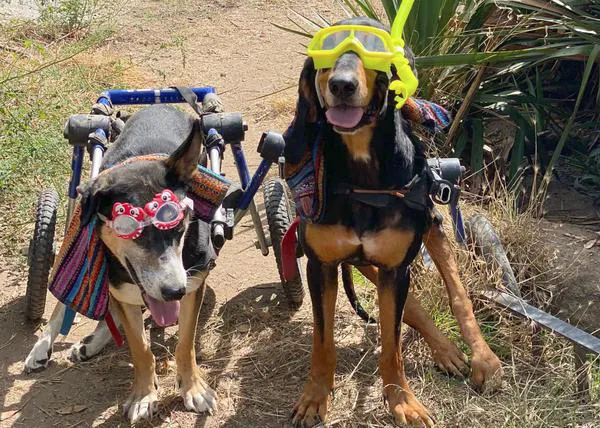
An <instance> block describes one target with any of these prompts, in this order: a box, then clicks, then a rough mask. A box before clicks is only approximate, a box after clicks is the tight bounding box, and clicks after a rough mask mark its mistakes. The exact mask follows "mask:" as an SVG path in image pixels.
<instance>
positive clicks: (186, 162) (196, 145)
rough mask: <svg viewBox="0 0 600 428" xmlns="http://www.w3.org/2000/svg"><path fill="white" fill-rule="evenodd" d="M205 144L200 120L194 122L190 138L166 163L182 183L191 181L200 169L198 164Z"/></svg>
mask: <svg viewBox="0 0 600 428" xmlns="http://www.w3.org/2000/svg"><path fill="white" fill-rule="evenodd" d="M203 143H204V135H203V134H202V126H201V124H200V120H194V124H193V126H192V130H191V132H190V135H189V136H188V138H187V139H186V140H185V141H184V142H183V144H181V146H179V147H178V148H177V150H175V151H174V152H173V153H172V154H171V156H169V158H168V159H167V160H166V161H165V164H166V166H167V168H168V169H169V171H170V172H172V173H173V174H174V175H175V176H176V177H177V178H178V179H180V180H181V181H184V182H187V181H190V180H191V179H192V175H193V174H194V172H195V171H196V169H197V168H198V163H199V162H200V161H201V159H200V155H201V153H202V144H203Z"/></svg>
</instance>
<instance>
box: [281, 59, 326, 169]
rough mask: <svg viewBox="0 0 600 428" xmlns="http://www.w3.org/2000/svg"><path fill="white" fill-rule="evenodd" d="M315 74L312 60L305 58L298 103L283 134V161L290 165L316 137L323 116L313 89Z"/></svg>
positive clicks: (315, 91)
mask: <svg viewBox="0 0 600 428" xmlns="http://www.w3.org/2000/svg"><path fill="white" fill-rule="evenodd" d="M316 74H317V71H316V70H315V65H314V63H313V60H312V58H307V59H306V61H304V67H303V68H302V72H301V73H300V81H299V82H298V101H297V103H296V113H295V115H294V120H293V122H292V124H291V125H290V127H289V128H288V130H287V131H286V132H285V134H284V138H285V159H286V161H287V162H290V163H298V162H299V161H300V159H301V158H302V156H303V155H304V152H305V150H306V147H307V144H309V142H310V140H311V139H314V138H315V137H316V128H317V127H316V124H317V122H318V121H319V120H320V119H321V116H322V115H323V108H322V107H321V104H320V102H319V98H318V96H317V89H316V88H315V77H316Z"/></svg>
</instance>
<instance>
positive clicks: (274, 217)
mask: <svg viewBox="0 0 600 428" xmlns="http://www.w3.org/2000/svg"><path fill="white" fill-rule="evenodd" d="M263 195H264V198H265V210H266V212H267V222H268V224H269V235H270V237H271V246H272V248H273V253H274V254H275V261H276V262H277V270H278V271H279V277H280V280H281V285H282V287H283V292H284V294H285V297H286V299H287V301H288V304H289V306H290V307H291V308H292V309H298V308H299V307H300V306H301V305H302V301H303V300H304V294H305V291H304V286H303V285H302V266H300V261H299V259H298V276H297V277H296V279H294V280H292V281H286V280H285V279H284V277H283V266H282V261H281V240H282V239H283V236H284V235H285V232H286V231H287V229H288V227H289V225H290V223H291V222H292V219H293V213H294V212H295V206H294V202H293V200H292V198H291V197H290V195H289V190H288V187H287V184H286V183H285V181H284V180H283V179H281V178H273V179H271V180H269V181H267V182H266V183H265V184H264V185H263Z"/></svg>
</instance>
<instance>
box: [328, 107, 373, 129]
mask: <svg viewBox="0 0 600 428" xmlns="http://www.w3.org/2000/svg"><path fill="white" fill-rule="evenodd" d="M363 113H364V111H363V109H362V108H360V107H347V106H339V107H330V108H329V109H327V111H326V112H325V115H326V116H327V120H328V121H329V123H331V124H332V125H334V126H339V127H340V128H354V127H355V126H356V125H358V123H359V122H360V120H361V119H362V117H363Z"/></svg>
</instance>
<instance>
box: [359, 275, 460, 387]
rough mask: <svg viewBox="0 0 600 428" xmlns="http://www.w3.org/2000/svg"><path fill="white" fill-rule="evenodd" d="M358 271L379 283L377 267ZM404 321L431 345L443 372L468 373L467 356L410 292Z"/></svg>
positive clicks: (435, 358) (430, 347)
mask: <svg viewBox="0 0 600 428" xmlns="http://www.w3.org/2000/svg"><path fill="white" fill-rule="evenodd" d="M357 269H358V270H359V271H360V272H361V273H362V274H363V275H364V276H365V277H366V278H367V279H368V280H369V281H371V282H372V283H373V284H375V285H377V284H378V283H379V279H378V269H377V268H376V267H375V266H357ZM402 320H403V322H405V323H406V324H408V325H409V326H411V327H412V328H414V329H415V330H417V331H418V332H419V333H420V334H421V336H423V339H425V342H427V345H429V349H430V350H431V355H432V357H433V361H434V362H435V364H436V365H437V366H438V367H439V368H440V369H441V370H443V371H445V372H447V373H449V374H453V375H455V376H459V377H462V376H463V375H464V374H466V373H468V367H467V365H466V361H467V357H466V356H465V354H463V353H462V352H461V351H460V350H459V349H458V348H457V347H456V345H455V344H454V343H452V342H451V341H450V340H449V339H448V338H447V337H446V336H444V334H443V333H442V332H441V331H440V330H439V329H438V328H437V327H436V326H435V324H434V323H433V320H432V319H431V317H430V316H429V315H428V314H427V312H426V311H425V309H423V307H422V306H421V304H420V303H419V301H418V300H417V299H415V298H414V296H413V295H412V292H410V291H409V292H408V297H407V299H406V304H405V306H404V314H403V318H402Z"/></svg>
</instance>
